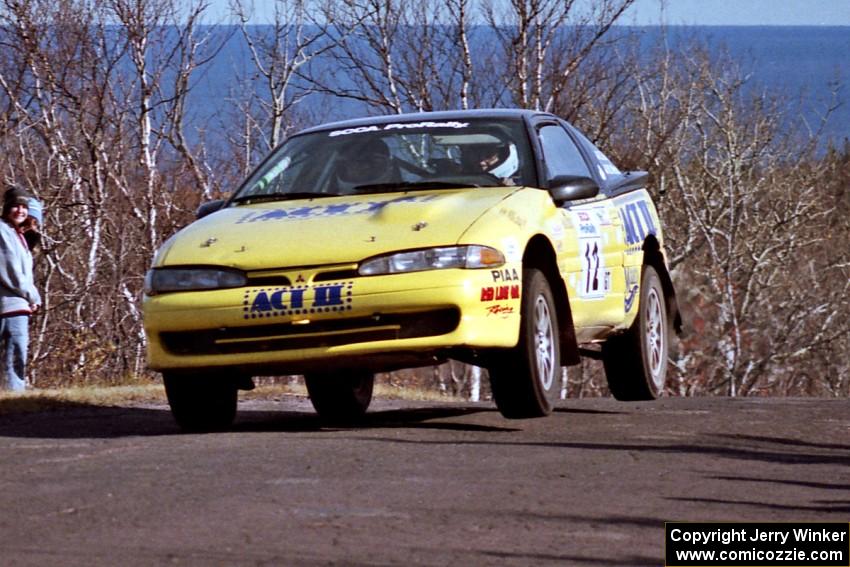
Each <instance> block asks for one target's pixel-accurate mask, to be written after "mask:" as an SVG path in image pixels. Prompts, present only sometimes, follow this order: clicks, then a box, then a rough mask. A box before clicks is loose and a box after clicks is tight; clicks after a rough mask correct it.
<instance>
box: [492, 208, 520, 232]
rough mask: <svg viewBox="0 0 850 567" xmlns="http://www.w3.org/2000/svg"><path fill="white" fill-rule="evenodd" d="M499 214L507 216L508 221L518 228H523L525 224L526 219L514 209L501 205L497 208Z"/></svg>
mask: <svg viewBox="0 0 850 567" xmlns="http://www.w3.org/2000/svg"><path fill="white" fill-rule="evenodd" d="M499 214H501V215H503V216H505V217H507V219H508V220H509V221H511V222H512V223H514V224H515V225H517V226H518V227H519V228H525V225H526V224H527V221H526V220H525V219H524V218H523V217H521V216H520V215H519V213H517V212H516V211H514V210H511V209H506V208H504V207H502V208H500V209H499Z"/></svg>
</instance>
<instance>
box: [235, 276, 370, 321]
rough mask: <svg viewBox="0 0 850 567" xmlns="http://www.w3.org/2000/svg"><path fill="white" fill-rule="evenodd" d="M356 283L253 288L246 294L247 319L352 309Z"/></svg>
mask: <svg viewBox="0 0 850 567" xmlns="http://www.w3.org/2000/svg"><path fill="white" fill-rule="evenodd" d="M352 287H354V282H333V283H327V284H317V285H302V286H295V287H270V288H259V289H250V290H248V291H246V292H245V301H244V302H243V308H242V311H243V312H244V317H245V319H256V318H257V317H273V316H274V317H276V316H279V315H307V314H312V313H330V312H334V311H350V310H351V302H352V298H351V288H352Z"/></svg>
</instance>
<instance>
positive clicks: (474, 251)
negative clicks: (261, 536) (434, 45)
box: [144, 110, 679, 430]
mask: <svg viewBox="0 0 850 567" xmlns="http://www.w3.org/2000/svg"><path fill="white" fill-rule="evenodd" d="M645 183H646V174H645V173H641V172H636V173H621V172H620V171H619V170H618V169H617V168H616V167H615V166H614V165H613V164H612V163H611V161H609V160H608V158H606V157H605V155H604V154H603V153H602V152H600V151H599V150H598V149H597V148H596V147H595V146H594V145H593V144H592V143H590V142H589V141H588V140H587V139H586V138H585V137H584V136H583V135H582V134H581V133H579V132H578V131H577V130H576V129H575V128H574V127H572V126H571V125H570V124H568V123H566V122H564V121H563V120H560V119H559V118H557V117H555V116H552V115H550V114H544V113H539V112H531V111H519V110H487V111H484V110H478V111H458V112H443V113H426V114H412V115H396V116H388V117H382V118H371V119H361V120H353V121H346V122H340V123H334V124H327V125H323V126H319V127H316V128H312V129H309V130H306V131H303V132H300V133H299V134H297V135H294V136H292V137H290V138H289V139H287V140H286V141H285V142H284V143H283V144H282V145H281V146H279V147H278V148H277V149H276V150H275V151H274V152H273V153H272V154H271V155H270V156H269V157H268V158H266V160H265V161H264V162H263V163H262V164H261V165H260V166H259V167H258V168H257V169H256V170H255V171H254V173H253V174H252V175H251V176H250V177H249V178H248V179H247V180H246V181H245V182H244V184H243V185H242V186H241V187H240V188H239V189H238V190H237V191H236V192H235V193H234V194H233V195H232V196H231V197H230V198H229V199H228V200H227V201H215V202H211V203H206V204H204V205H202V206H201V208H200V209H199V210H198V217H199V220H197V221H196V222H194V223H192V224H191V225H189V226H188V227H186V228H184V229H183V230H181V231H180V232H178V233H177V234H175V235H174V236H173V237H171V238H170V239H169V240H168V241H167V242H165V244H163V246H162V247H161V249H160V250H159V251H158V252H157V254H156V257H155V258H154V261H153V267H152V269H151V270H150V271H149V273H148V274H147V277H146V290H145V291H146V297H145V302H144V312H145V331H146V333H147V338H148V359H149V364H150V367H151V368H152V369H155V370H158V371H160V372H162V374H163V378H164V381H165V389H166V392H167V395H168V400H169V403H170V405H171V409H172V413H173V414H174V416H175V418H176V419H177V422H178V423H179V424H180V425H181V427H183V428H184V429H189V430H205V429H221V428H225V427H227V426H228V425H229V424H230V423H231V422H232V420H233V418H234V416H235V412H236V400H237V390H238V389H244V388H250V387H251V386H252V377H253V376H256V375H281V374H303V375H304V378H305V382H306V385H307V389H308V392H309V395H310V399H311V401H312V403H313V406H314V407H315V409H316V410H317V412H318V413H319V414H320V415H322V416H324V417H326V418H330V419H351V418H354V417H357V416H359V415H362V413H363V412H365V411H366V409H367V407H368V405H369V403H370V401H371V397H372V385H373V381H374V375H375V372H379V371H388V370H392V369H398V368H405V367H416V366H424V365H433V364H438V363H440V362H442V361H444V360H446V359H449V358H453V359H457V360H461V361H466V362H469V363H472V364H476V365H479V366H483V367H486V368H488V370H489V375H490V380H491V386H492V390H493V396H494V398H495V401H496V405H497V406H498V408H499V410H500V411H501V412H502V414H503V415H505V416H506V417H511V418H525V417H537V416H544V415H546V414H548V413H549V412H550V411H551V410H552V404H553V401H554V400H555V399H556V397H557V395H558V392H559V377H560V368H561V366H562V365H573V364H577V363H578V362H579V357H580V355H585V356H592V357H596V358H601V359H602V360H603V362H604V367H605V372H606V375H607V378H608V383H609V386H610V389H611V391H612V392H613V394H614V396H615V397H617V398H618V399H622V400H642V399H652V398H655V397H656V396H658V395H659V394H660V393H661V392H662V391H663V389H664V379H665V374H666V364H667V348H668V331H669V328H670V326H676V325H678V321H679V319H678V310H677V307H676V301H675V295H674V291H673V286H672V283H671V281H670V276H669V274H668V272H667V268H666V264H665V256H664V249H663V238H662V231H661V227H660V224H659V219H658V215H657V213H656V210H655V206H654V205H653V202H652V200H651V198H650V195H649V193H648V192H647V191H646V189H645V187H644V186H645Z"/></svg>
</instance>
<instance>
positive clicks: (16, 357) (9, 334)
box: [0, 315, 29, 392]
mask: <svg viewBox="0 0 850 567" xmlns="http://www.w3.org/2000/svg"><path fill="white" fill-rule="evenodd" d="M28 344H29V316H28V315H12V316H11V317H0V363H2V364H3V379H4V384H3V388H5V389H6V390H11V391H13V392H22V391H24V390H25V389H26V387H27V383H26V368H27V345H28Z"/></svg>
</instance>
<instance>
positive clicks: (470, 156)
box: [465, 141, 519, 179]
mask: <svg viewBox="0 0 850 567" xmlns="http://www.w3.org/2000/svg"><path fill="white" fill-rule="evenodd" d="M465 158H466V160H465V161H466V162H467V164H468V166H470V167H472V168H473V169H475V170H477V171H481V172H483V173H489V174H490V175H493V176H495V177H498V178H499V179H506V178H510V177H512V176H513V175H515V174H516V172H517V171H518V170H519V154H518V153H517V149H516V145H515V144H512V143H509V142H503V141H499V142H493V143H488V144H474V145H471V146H470V147H469V148H467V150H466V151H465Z"/></svg>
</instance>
